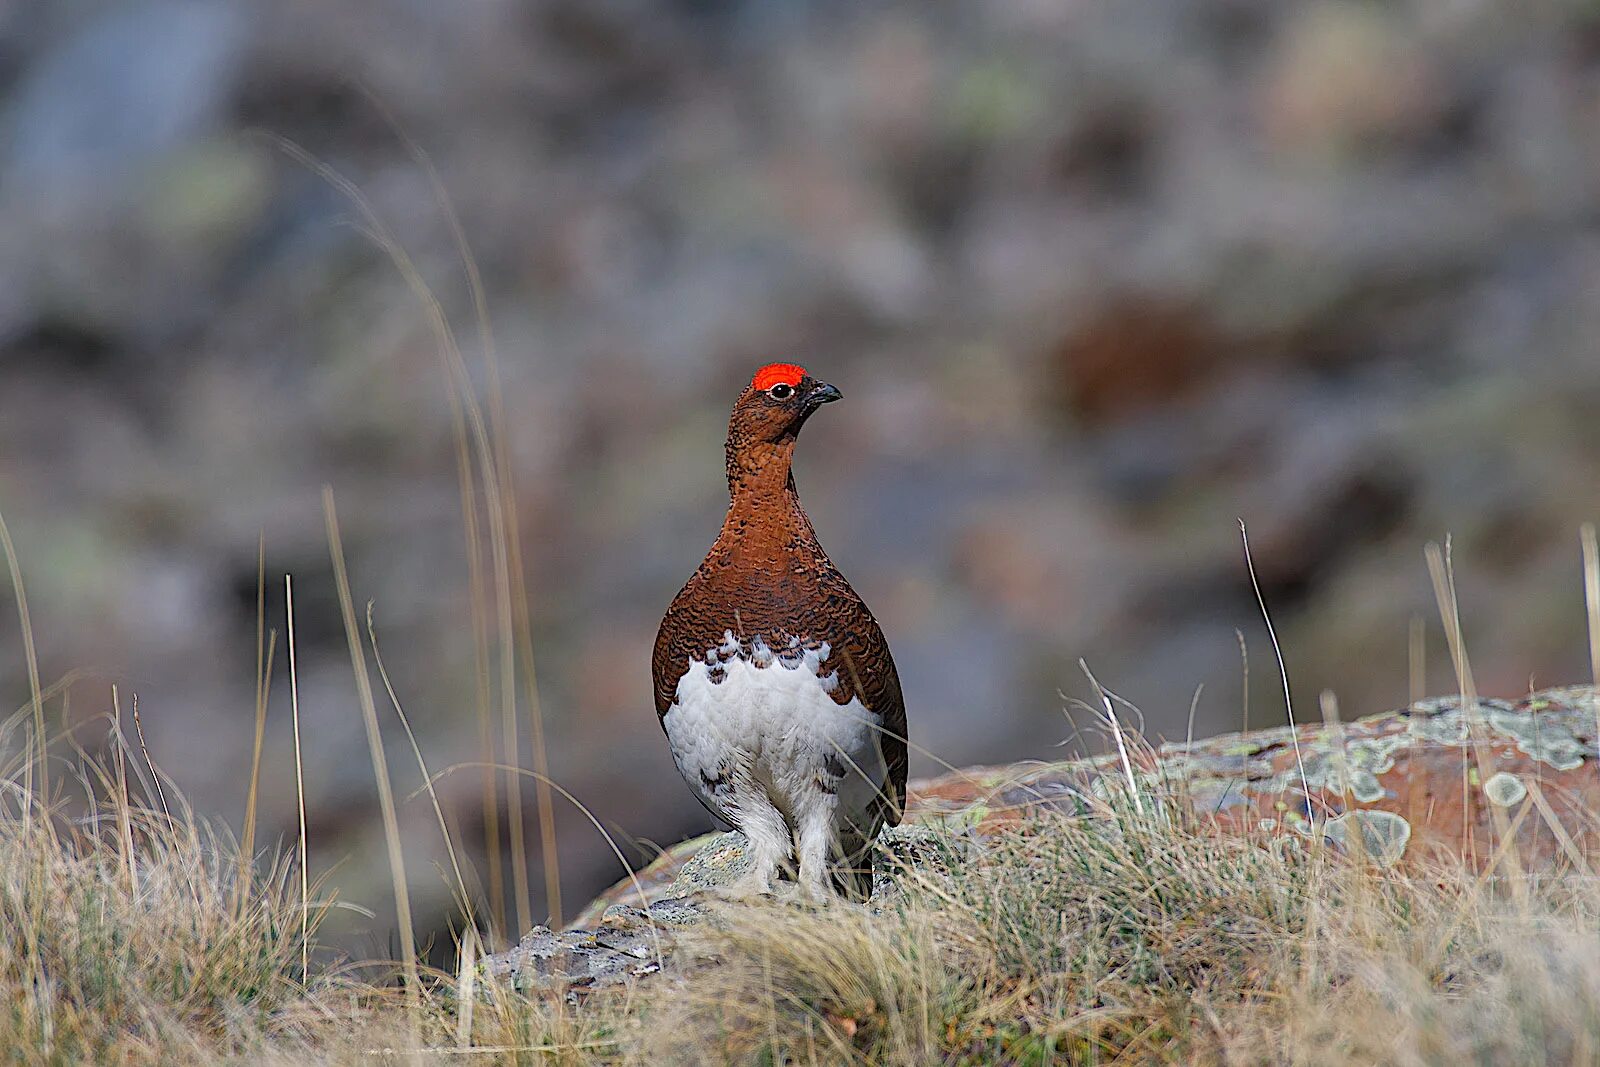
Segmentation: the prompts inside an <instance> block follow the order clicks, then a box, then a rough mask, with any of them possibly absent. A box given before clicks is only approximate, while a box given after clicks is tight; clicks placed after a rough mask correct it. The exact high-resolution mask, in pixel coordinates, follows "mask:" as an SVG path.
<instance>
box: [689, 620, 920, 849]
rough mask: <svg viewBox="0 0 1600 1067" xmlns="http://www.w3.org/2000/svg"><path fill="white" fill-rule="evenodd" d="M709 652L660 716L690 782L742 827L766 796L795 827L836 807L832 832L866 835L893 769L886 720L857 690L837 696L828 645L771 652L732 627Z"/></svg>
mask: <svg viewBox="0 0 1600 1067" xmlns="http://www.w3.org/2000/svg"><path fill="white" fill-rule="evenodd" d="M708 652H709V653H711V654H710V655H708V660H709V662H702V661H700V660H693V661H691V662H690V663H688V664H687V665H686V666H687V668H688V669H687V671H686V673H685V674H684V675H683V677H682V678H680V679H679V681H678V690H677V701H676V702H675V703H674V704H673V706H672V707H671V708H670V709H669V710H668V711H667V714H666V717H665V718H664V720H663V724H664V725H665V727H666V731H667V738H668V740H669V741H670V742H671V745H672V756H673V759H674V760H676V761H677V764H678V770H679V771H680V772H682V774H683V776H684V778H685V779H686V780H687V781H688V783H689V785H690V787H691V788H693V789H694V790H696V791H697V792H698V793H699V794H700V796H701V798H702V799H703V800H704V801H705V802H706V804H707V806H708V807H710V808H711V809H712V810H713V811H715V812H716V813H717V814H719V815H721V816H722V817H723V818H725V819H727V820H728V821H729V822H730V823H732V824H733V825H735V826H737V827H740V828H741V829H744V828H745V825H744V824H745V822H746V821H747V819H746V816H747V814H748V813H749V811H750V805H752V804H757V803H761V802H762V801H765V802H766V803H769V804H770V805H771V806H772V807H773V808H776V809H777V811H778V812H779V813H780V814H781V815H782V817H783V821H784V822H785V823H787V824H788V826H789V829H790V831H791V832H796V831H798V830H799V829H800V828H801V826H803V825H804V824H805V822H806V820H807V816H808V814H809V813H816V812H821V811H823V810H829V809H831V810H829V816H830V821H831V822H832V823H833V832H834V834H835V835H838V834H841V833H845V832H846V831H847V830H848V829H849V828H856V829H858V831H859V832H860V833H861V834H862V835H863V836H867V837H870V836H871V835H872V834H873V833H874V832H875V831H876V830H877V826H876V825H873V824H872V823H871V822H869V821H868V819H869V813H870V812H871V811H872V810H873V808H874V804H873V802H874V800H875V799H876V798H877V797H878V795H879V793H880V791H881V790H882V789H883V786H884V781H885V779H886V778H887V776H888V770H887V766H886V764H885V762H884V758H883V745H882V730H881V726H882V720H881V719H880V718H879V716H877V715H876V714H874V713H872V712H870V711H868V710H867V709H866V707H864V706H863V705H862V703H861V701H860V700H859V699H858V698H852V699H851V700H850V702H849V703H847V704H839V703H837V702H835V701H834V699H833V695H832V694H833V693H834V691H835V690H837V688H838V684H839V679H838V676H837V672H832V673H830V674H828V675H827V676H822V675H820V674H819V665H820V664H821V662H822V661H823V660H825V659H826V658H827V655H828V646H827V645H822V646H820V647H819V648H816V649H810V650H802V649H800V648H799V647H798V645H796V646H794V647H791V648H790V649H787V650H785V651H784V652H782V653H774V652H773V651H772V650H771V649H769V648H767V646H766V645H764V644H763V643H761V642H760V641H759V640H758V641H755V642H753V644H752V646H751V647H750V648H749V649H748V650H745V649H742V648H741V646H740V645H739V643H738V642H737V641H736V640H735V639H734V638H733V635H732V634H731V633H729V634H727V635H726V636H725V640H724V643H723V645H722V646H721V648H719V649H716V650H708Z"/></svg>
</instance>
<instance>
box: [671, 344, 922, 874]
mask: <svg viewBox="0 0 1600 1067" xmlns="http://www.w3.org/2000/svg"><path fill="white" fill-rule="evenodd" d="M839 397H840V394H839V390H837V389H835V388H834V387H833V386H831V385H829V384H827V383H826V382H820V381H818V380H817V379H815V378H813V377H811V376H810V375H809V374H807V373H806V371H805V368H803V367H797V366H795V365H794V364H791V363H772V364H769V365H767V366H765V367H762V368H761V369H760V370H759V371H757V372H756V375H755V377H754V378H753V379H752V380H751V382H750V384H749V385H748V386H746V387H745V390H744V392H743V393H741V394H740V396H739V399H738V401H737V402H736V403H735V404H734V406H733V416H732V417H731V418H730V419H729V420H728V446H727V467H728V491H729V494H730V495H731V497H732V501H731V502H730V503H729V505H728V515H727V518H725V519H724V520H723V522H722V532H721V533H719V534H718V535H717V540H716V542H715V543H714V544H713V545H712V546H711V551H710V552H708V553H706V558H705V560H704V561H703V562H702V563H701V564H700V569H699V570H697V571H695V573H694V576H693V577H691V578H690V579H689V582H688V584H687V585H685V586H684V587H683V590H682V592H680V593H679V594H678V595H677V597H676V599H674V600H673V601H672V605H671V607H669V608H667V614H666V617H665V618H663V619H662V620H661V631H660V633H658V634H657V635H656V647H655V656H654V662H653V667H654V672H655V695H656V713H657V714H658V715H659V716H660V717H661V726H662V728H663V729H664V730H666V733H667V740H668V741H670V742H671V744H672V758H673V759H674V760H675V761H676V762H677V764H678V770H679V771H680V772H682V774H683V777H684V779H685V780H686V781H687V782H688V783H689V786H690V788H691V789H693V790H694V792H695V795H696V796H698V797H699V798H700V802H701V803H703V804H704V805H705V806H706V807H707V808H708V809H710V811H711V812H712V814H714V815H717V816H718V817H720V818H722V819H723V820H725V821H727V822H728V823H730V824H731V825H732V826H733V827H734V828H736V829H738V830H739V831H741V832H742V833H743V834H744V836H745V840H746V844H747V852H748V855H749V857H750V861H751V862H750V869H749V873H748V874H747V875H746V876H745V878H744V880H743V881H742V882H741V884H740V885H739V886H738V887H736V888H738V889H742V890H744V891H755V892H763V893H764V892H770V891H771V890H772V887H773V879H774V878H776V877H780V876H785V877H786V876H797V878H798V881H799V883H800V887H801V889H802V890H803V891H804V892H806V893H807V894H808V895H810V896H812V897H823V896H825V895H826V894H827V893H828V892H829V890H830V889H837V890H842V891H844V892H845V893H847V894H849V895H852V896H865V895H867V894H868V893H870V892H871V888H872V871H871V859H870V857H871V845H872V840H873V838H875V837H876V836H877V834H878V831H879V830H880V829H881V828H882V827H883V824H884V823H889V824H890V825H894V824H896V823H898V822H899V821H900V806H901V800H902V798H903V797H904V795H905V787H906V740H905V737H906V712H905V704H904V702H903V701H902V699H901V696H900V679H899V677H898V676H897V675H896V674H895V669H894V660H893V659H892V658H891V657H890V655H889V646H888V644H887V643H886V642H885V641H884V639H883V631H881V630H879V629H878V623H877V621H876V620H875V619H873V617H872V613H871V612H870V611H868V610H867V606H866V605H865V604H864V603H862V602H861V598H860V597H859V596H857V595H856V592H855V590H854V589H851V588H850V583H849V582H847V581H845V579H844V575H842V574H840V573H839V571H838V569H837V568H835V567H834V565H833V562H832V561H831V560H830V559H828V554H827V553H826V552H824V551H823V550H822V545H821V544H820V543H818V541H817V534H816V531H815V530H813V529H812V527H811V520H810V519H808V518H806V513H805V511H804V510H803V509H802V508H801V507H800V494H799V493H798V491H796V489H795V485H794V476H793V475H792V474H791V473H790V469H789V465H790V462H791V460H793V458H794V446H795V440H796V437H797V436H798V434H799V433H800V427H801V426H802V425H804V424H805V421H806V419H808V418H809V417H810V416H811V413H812V412H814V411H816V410H817V408H819V407H821V406H822V405H823V404H826V403H828V402H829V401H832V400H838V399H839Z"/></svg>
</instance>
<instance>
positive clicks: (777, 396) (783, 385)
mask: <svg viewBox="0 0 1600 1067" xmlns="http://www.w3.org/2000/svg"><path fill="white" fill-rule="evenodd" d="M767 395H768V396H770V397H771V398H772V399H774V400H788V399H789V398H790V397H791V396H793V395H794V386H792V385H790V384H789V383H787V382H779V383H778V384H777V385H774V386H773V387H772V388H771V389H768V390H767Z"/></svg>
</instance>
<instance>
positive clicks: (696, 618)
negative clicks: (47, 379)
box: [653, 365, 906, 825]
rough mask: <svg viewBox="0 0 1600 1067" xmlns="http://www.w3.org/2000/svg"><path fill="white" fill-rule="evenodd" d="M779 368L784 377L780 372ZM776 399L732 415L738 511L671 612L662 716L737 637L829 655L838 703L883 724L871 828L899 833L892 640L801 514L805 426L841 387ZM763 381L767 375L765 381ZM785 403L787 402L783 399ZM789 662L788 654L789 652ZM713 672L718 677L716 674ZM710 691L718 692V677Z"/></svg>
mask: <svg viewBox="0 0 1600 1067" xmlns="http://www.w3.org/2000/svg"><path fill="white" fill-rule="evenodd" d="M780 366H781V365H780ZM791 370H792V372H793V373H794V374H795V375H796V376H797V377H798V381H797V382H795V383H794V384H793V387H792V390H790V394H791V395H789V396H787V397H786V398H784V399H775V398H774V397H773V396H772V395H771V394H770V393H769V392H768V391H766V389H763V388H758V385H761V384H763V379H762V376H761V375H759V374H758V375H757V378H756V379H755V380H754V381H752V382H751V384H750V385H749V386H747V387H746V389H745V391H744V392H743V393H742V394H741V395H740V397H739V400H738V402H737V403H736V404H735V405H734V409H733V414H732V417H731V418H730V420H729V427H728V440H727V456H726V459H727V475H728V487H729V493H730V497H731V500H730V503H729V507H728V513H727V517H726V518H725V519H724V521H723V524H722V530H721V532H720V533H719V534H718V535H717V539H716V542H715V543H714V544H713V545H712V546H711V550H710V551H709V552H708V553H707V554H706V557H705V560H704V561H703V562H702V563H701V564H700V567H699V569H698V570H696V571H695V573H694V575H693V576H692V577H691V578H690V579H689V581H688V583H687V584H686V585H685V586H684V587H683V590H682V591H681V592H680V593H679V594H678V595H677V597H676V598H675V599H674V600H673V601H672V605H671V606H670V607H669V608H668V609H667V612H666V616H665V618H664V619H663V620H662V623H661V629H660V632H659V633H658V635H657V637H656V644H655V654H654V657H653V668H654V676H655V699H656V712H657V714H658V716H661V717H663V719H664V717H665V716H666V715H667V713H668V711H669V710H670V709H671V708H672V707H673V704H674V701H675V699H676V697H677V689H678V683H679V680H680V678H682V677H683V675H684V673H685V671H686V669H688V668H689V667H690V665H691V663H693V662H694V661H701V662H714V661H715V658H716V657H715V656H712V657H710V659H708V650H711V649H715V648H717V647H718V646H722V645H724V643H725V635H726V634H727V633H729V632H731V633H732V634H733V636H734V638H735V639H736V640H737V641H738V642H740V643H741V645H743V646H745V648H746V649H748V647H749V646H750V644H751V643H752V642H755V641H757V640H760V641H762V642H764V643H765V644H766V645H767V646H768V647H770V648H771V649H773V650H774V651H775V652H777V653H778V654H779V655H780V657H781V656H783V655H786V654H787V655H791V656H792V655H796V654H797V653H796V651H795V649H794V648H793V647H792V646H793V642H794V641H795V640H796V639H798V642H799V645H800V647H802V648H812V649H819V648H820V646H821V645H822V644H823V643H826V644H827V645H828V654H827V656H826V658H825V659H823V661H822V664H821V673H822V674H823V675H827V674H828V673H829V672H831V671H837V672H838V685H837V688H835V689H834V690H833V691H832V693H831V694H830V695H831V696H832V698H833V700H834V702H835V703H837V704H839V705H846V704H849V703H850V701H851V700H852V699H853V698H857V697H859V698H860V701H861V703H862V705H864V706H865V707H866V708H867V710H868V711H870V712H873V713H875V714H876V715H878V716H881V719H882V731H883V737H882V745H883V756H884V761H885V764H886V766H887V771H888V773H887V780H886V782H885V785H884V787H883V789H882V790H881V793H882V796H881V798H880V806H879V809H878V810H877V812H876V813H875V814H876V815H877V816H878V818H876V819H875V820H874V822H887V823H889V824H891V825H892V824H896V823H898V822H899V821H900V812H901V805H902V801H903V798H904V795H905V783H906V742H905V736H906V716H905V704H904V702H903V700H902V697H901V693H900V679H899V677H898V675H897V674H896V672H895V666H894V660H893V658H892V657H891V656H890V654H889V646H888V643H887V642H886V641H885V640H884V636H883V631H882V630H880V629H879V627H878V623H877V621H876V620H875V619H874V618H873V617H872V613H871V612H870V611H869V610H868V609H867V606H866V604H864V603H863V602H862V600H861V598H860V597H859V596H858V595H857V594H856V592H855V590H854V589H852V588H851V587H850V583H849V582H847V581H846V580H845V578H844V575H842V574H840V573H839V570H838V568H837V567H835V566H834V565H833V562H832V561H831V560H830V559H829V558H828V554H827V553H826V552H825V551H824V550H823V548H822V545H821V543H820V542H819V541H818V540H817V535H816V531H815V530H814V529H813V528H812V525H811V521H810V520H809V519H808V518H807V517H806V513H805V511H804V509H803V508H802V507H801V505H800V497H799V494H798V492H797V491H796V489H795V483H794V477H793V475H792V474H791V472H790V462H791V460H792V459H793V456H794V448H795V441H796V437H797V435H798V433H799V431H800V428H801V426H802V425H803V424H804V422H805V421H806V419H807V418H808V417H809V416H810V415H811V413H812V412H813V411H815V410H816V408H817V407H818V406H819V405H820V404H821V403H822V402H825V401H826V400H831V399H837V398H838V395H839V394H838V391H837V390H835V389H833V387H832V386H829V385H826V384H825V383H822V382H818V381H817V380H816V379H814V378H812V377H810V376H809V375H803V376H801V375H802V374H803V372H802V371H801V369H800V368H798V367H793V368H791ZM762 373H763V374H767V373H768V371H767V370H764V371H763V372H762ZM779 392H784V390H782V389H780V390H779ZM786 649H787V650H788V651H787V652H785V650H786ZM713 669H715V668H713ZM712 679H713V681H715V680H717V679H716V676H715V675H714V674H713V675H712Z"/></svg>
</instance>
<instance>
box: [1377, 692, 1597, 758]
mask: <svg viewBox="0 0 1600 1067" xmlns="http://www.w3.org/2000/svg"><path fill="white" fill-rule="evenodd" d="M1578 702H1579V701H1578V700H1577V699H1574V700H1572V701H1571V702H1566V703H1562V704H1557V703H1555V702H1554V701H1553V700H1550V699H1542V700H1537V701H1535V702H1534V703H1533V704H1532V705H1530V708H1531V709H1532V710H1530V711H1519V710H1517V708H1516V707H1515V706H1514V705H1512V704H1509V703H1507V702H1506V701H1504V700H1480V701H1478V703H1477V706H1476V712H1475V713H1474V714H1471V715H1469V714H1467V713H1466V712H1465V711H1464V709H1463V708H1462V705H1461V703H1460V701H1459V700H1456V699H1454V698H1440V699H1435V700H1427V701H1421V702H1419V703H1417V704H1416V705H1414V706H1413V708H1412V709H1411V715H1410V719H1409V729H1408V733H1409V734H1410V735H1411V736H1412V737H1413V738H1420V739H1422V740H1425V741H1432V742H1434V743H1435V744H1440V745H1447V746H1450V747H1454V748H1459V747H1462V746H1464V745H1467V744H1470V743H1471V742H1472V736H1473V727H1474V725H1477V726H1479V727H1480V728H1481V729H1483V730H1484V731H1486V732H1487V733H1488V734H1490V735H1495V736H1498V737H1501V738H1505V739H1508V740H1510V741H1511V743H1512V744H1514V745H1515V746H1516V748H1517V751H1519V752H1521V753H1522V754H1523V755H1525V756H1528V757H1529V758H1530V759H1533V760H1536V761H1538V762H1540V763H1544V764H1547V765H1548V766H1550V767H1552V768H1553V769H1555V770H1558V771H1573V770H1577V769H1578V768H1579V767H1581V766H1583V761H1584V759H1585V758H1586V757H1590V756H1593V755H1594V753H1595V749H1594V746H1593V745H1592V744H1591V743H1590V742H1588V741H1586V740H1584V737H1583V736H1582V735H1581V734H1580V733H1579V730H1580V729H1581V730H1583V731H1585V732H1586V733H1587V732H1590V730H1591V728H1592V719H1591V716H1589V715H1587V714H1585V713H1584V712H1582V711H1581V710H1580V709H1579V707H1577V706H1576V705H1577V704H1578Z"/></svg>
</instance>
